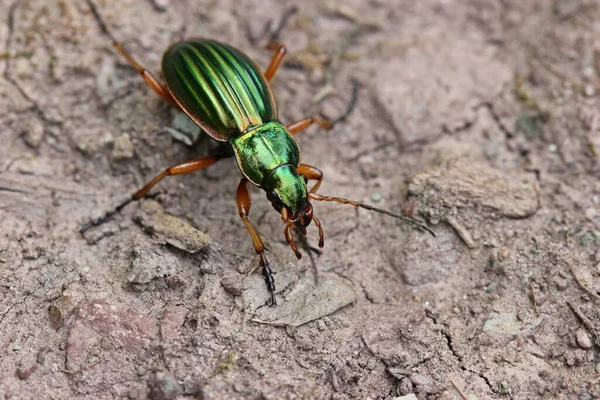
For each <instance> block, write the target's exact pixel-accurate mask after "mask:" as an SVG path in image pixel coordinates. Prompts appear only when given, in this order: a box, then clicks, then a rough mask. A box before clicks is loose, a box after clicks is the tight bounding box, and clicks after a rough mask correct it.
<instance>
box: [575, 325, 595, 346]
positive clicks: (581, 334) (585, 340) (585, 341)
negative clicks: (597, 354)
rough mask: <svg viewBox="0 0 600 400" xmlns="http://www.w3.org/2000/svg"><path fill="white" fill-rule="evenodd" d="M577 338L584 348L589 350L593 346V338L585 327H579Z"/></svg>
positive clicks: (576, 333)
mask: <svg viewBox="0 0 600 400" xmlns="http://www.w3.org/2000/svg"><path fill="white" fill-rule="evenodd" d="M575 338H576V339H577V344H578V345H579V347H581V348H582V349H585V350H587V349H591V348H592V339H590V335H588V333H587V332H586V331H585V330H584V329H582V328H579V329H577V332H575Z"/></svg>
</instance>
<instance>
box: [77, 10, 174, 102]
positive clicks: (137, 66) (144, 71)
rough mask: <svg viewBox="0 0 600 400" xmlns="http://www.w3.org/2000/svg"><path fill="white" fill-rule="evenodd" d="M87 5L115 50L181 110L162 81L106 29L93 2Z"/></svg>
mask: <svg viewBox="0 0 600 400" xmlns="http://www.w3.org/2000/svg"><path fill="white" fill-rule="evenodd" d="M87 3H88V6H89V7H90V9H91V10H92V13H93V14H94V17H95V18H96V20H97V21H98V24H99V25H100V28H101V29H102V32H104V34H105V35H107V36H108V37H110V38H111V39H112V41H113V47H114V48H115V50H116V51H117V52H118V53H119V54H121V55H122V56H123V57H124V58H125V59H126V60H127V62H128V63H129V64H130V65H131V66H132V67H133V68H135V69H136V71H137V72H139V73H140V75H142V78H144V81H146V83H147V84H148V86H150V87H151V88H152V90H154V91H155V92H156V93H157V94H158V95H159V96H160V97H162V98H163V100H165V101H166V102H167V103H169V104H170V105H171V106H173V107H175V108H178V109H179V108H180V107H179V105H178V104H177V102H176V101H175V99H173V96H171V93H170V92H169V91H168V90H167V89H166V88H165V87H164V86H163V84H162V83H161V82H160V80H159V79H158V78H156V76H154V74H152V72H150V71H148V70H147V69H146V68H144V67H142V66H141V65H140V64H139V63H138V62H137V61H136V60H135V58H133V56H132V55H131V54H129V52H128V51H127V50H125V48H124V47H123V46H122V45H121V43H119V42H118V41H117V40H116V39H115V38H114V36H113V35H112V34H111V33H110V32H109V30H108V28H107V27H106V24H105V23H104V20H103V19H102V17H101V16H100V13H99V12H98V10H97V9H96V5H95V4H94V3H93V2H92V1H91V0H87Z"/></svg>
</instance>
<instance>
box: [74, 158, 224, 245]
mask: <svg viewBox="0 0 600 400" xmlns="http://www.w3.org/2000/svg"><path fill="white" fill-rule="evenodd" d="M221 158H222V157H217V156H209V157H202V158H198V159H196V160H192V161H187V162H184V163H181V164H177V165H173V166H172V167H169V168H167V169H165V170H164V171H163V172H161V173H160V174H158V175H156V176H155V177H154V178H153V179H152V180H151V181H150V182H148V183H146V184H145V185H144V187H142V188H141V189H140V190H138V191H137V192H135V193H134V194H133V195H131V197H130V198H128V199H127V200H125V201H124V202H122V203H121V204H119V205H118V206H117V207H115V209H114V210H111V211H109V212H107V213H106V214H104V215H103V216H102V217H100V218H96V219H94V220H92V221H90V222H88V223H87V224H85V225H83V226H82V227H81V228H79V232H80V233H84V232H85V231H87V230H88V229H90V228H91V227H92V226H98V225H102V224H103V223H105V222H106V221H107V220H108V219H109V218H110V217H112V216H113V215H115V214H116V213H118V212H119V211H121V209H122V208H123V207H125V206H126V205H127V204H129V203H131V202H132V201H136V200H140V199H141V198H142V197H144V196H145V195H146V194H148V192H149V191H150V189H152V188H153V187H154V185H156V184H157V183H158V182H160V181H161V180H162V179H163V178H165V177H167V176H171V175H181V174H187V173H190V172H194V171H197V170H199V169H202V168H206V167H208V166H210V165H213V164H214V163H216V162H217V161H219V160H220V159H221Z"/></svg>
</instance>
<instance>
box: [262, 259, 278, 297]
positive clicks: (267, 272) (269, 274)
mask: <svg viewBox="0 0 600 400" xmlns="http://www.w3.org/2000/svg"><path fill="white" fill-rule="evenodd" d="M260 263H261V264H262V267H263V275H264V276H265V282H266V284H267V288H268V289H269V293H270V294H271V304H270V305H271V306H276V305H277V299H276V298H275V278H273V270H272V269H271V266H270V265H269V261H267V257H266V256H265V255H264V253H260Z"/></svg>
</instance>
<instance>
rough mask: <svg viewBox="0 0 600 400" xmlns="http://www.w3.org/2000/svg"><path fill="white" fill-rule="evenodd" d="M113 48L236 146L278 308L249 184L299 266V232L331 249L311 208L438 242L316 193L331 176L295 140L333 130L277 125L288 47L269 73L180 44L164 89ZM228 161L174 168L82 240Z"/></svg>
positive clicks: (168, 63) (209, 44)
mask: <svg viewBox="0 0 600 400" xmlns="http://www.w3.org/2000/svg"><path fill="white" fill-rule="evenodd" d="M88 4H89V5H90V8H91V10H92V12H93V13H94V16H95V17H96V19H97V20H98V22H99V24H100V27H101V28H102V30H103V32H104V33H105V34H107V35H108V36H110V37H111V38H112V35H110V33H109V31H108V29H107V28H106V26H105V24H104V22H103V20H102V18H101V17H100V15H99V13H98V11H97V10H96V8H95V6H94V4H93V3H92V2H91V0H88ZM113 44H114V47H115V49H116V50H117V51H118V52H119V53H121V54H122V55H123V56H124V57H125V58H126V59H127V61H128V62H129V63H130V64H131V65H132V66H133V67H134V68H135V69H136V70H137V71H138V72H139V73H140V74H141V75H142V77H143V78H144V80H145V81H146V82H147V83H148V85H149V86H150V87H151V88H152V89H153V90H154V91H155V92H156V93H158V94H159V95H160V96H161V97H162V98H163V99H164V100H165V101H167V102H168V103H169V104H171V105H172V106H173V107H176V108H178V109H180V110H181V111H183V112H185V113H186V114H187V115H188V116H189V117H190V118H191V119H192V120H193V121H194V122H195V123H196V124H198V125H199V126H200V127H201V128H202V129H203V130H204V131H205V132H206V133H207V134H208V135H210V136H211V137H212V138H214V139H215V140H218V141H221V142H227V143H229V145H231V147H232V149H233V153H234V154H235V157H236V160H237V164H238V167H239V169H240V171H241V172H242V174H243V175H244V177H243V178H242V180H241V181H240V184H239V185H238V189H237V205H238V212H239V215H240V217H241V218H242V221H243V222H244V225H245V226H246V228H247V230H248V232H249V233H250V237H251V238H252V242H253V244H254V248H255V250H256V253H257V254H258V255H259V258H260V264H261V266H262V267H263V274H264V277H265V281H266V283H267V287H268V289H269V292H270V302H271V304H272V305H275V304H276V298H275V281H274V279H273V274H272V270H271V268H270V265H269V262H268V260H267V257H266V256H265V247H264V244H263V242H262V240H261V238H260V236H259V235H258V233H257V232H256V229H254V227H253V226H252V224H251V223H250V220H249V219H248V215H249V213H250V205H251V201H250V194H249V192H248V189H247V182H248V181H250V182H251V183H252V184H254V185H255V186H257V187H259V188H261V189H263V190H264V191H265V192H266V194H267V199H268V200H269V201H270V202H271V204H272V206H273V207H274V208H275V210H277V211H278V212H279V213H280V214H281V216H282V220H283V222H284V223H285V228H284V234H285V237H286V240H287V242H288V243H289V245H290V247H291V248H292V250H293V251H294V253H295V254H296V256H297V257H298V258H301V254H300V252H299V251H298V250H297V248H296V245H295V243H294V241H293V237H292V233H291V230H292V228H294V227H296V228H298V229H299V230H300V232H302V234H305V233H306V229H305V228H306V227H307V226H308V225H310V223H311V222H313V221H314V222H315V225H316V226H317V228H318V230H319V247H323V245H324V233H323V229H322V227H321V223H320V221H319V219H318V218H317V217H316V216H315V215H314V214H313V207H312V204H311V202H310V200H315V201H329V202H337V203H342V204H349V205H352V206H354V207H361V208H365V209H367V210H371V211H376V212H378V213H382V214H386V215H389V216H392V217H394V218H397V219H401V220H403V221H406V222H407V223H409V224H411V225H413V226H415V227H417V228H420V229H424V230H426V231H428V232H430V233H431V234H433V232H432V231H431V230H429V228H427V227H426V226H425V225H423V224H422V223H420V222H418V221H416V220H413V219H411V218H408V217H406V216H403V215H400V214H396V213H392V212H389V211H386V210H382V209H379V208H375V207H372V206H370V205H367V204H362V203H360V202H357V201H353V200H347V199H343V198H339V197H330V196H323V195H319V194H317V193H316V192H317V190H318V188H319V186H320V185H321V182H322V180H323V174H322V172H321V171H320V170H318V169H317V168H315V167H312V166H310V165H307V164H302V163H300V148H299V147H298V142H297V141H296V138H295V134H296V133H298V132H300V131H301V130H303V129H305V128H307V127H308V126H310V125H312V124H313V123H317V124H318V125H320V126H321V127H323V128H325V129H330V128H331V123H330V122H328V121H326V120H323V119H319V118H305V119H302V120H300V121H297V122H295V123H292V124H289V125H287V126H286V125H284V124H282V123H281V122H280V121H279V120H278V119H277V106H276V104H275V99H274V97H273V93H272V91H271V88H270V86H269V81H270V80H271V79H272V78H273V76H274V74H275V72H276V71H277V68H278V67H279V65H280V64H281V62H282V61H283V57H284V55H285V53H286V49H285V47H284V46H283V45H276V46H272V47H273V48H274V49H275V48H276V50H277V51H276V53H275V56H274V57H273V59H272V60H271V63H270V64H269V66H268V68H267V69H266V71H265V72H264V73H263V72H262V71H261V70H260V68H259V67H258V65H257V64H256V63H255V62H253V61H252V60H251V59H249V58H248V57H247V56H246V55H245V54H243V53H242V52H241V51H239V50H237V49H235V48H233V47H231V46H228V45H226V44H222V43H219V42H216V41H213V40H207V39H190V40H185V41H181V42H177V43H175V44H173V45H172V46H171V47H170V48H169V49H168V50H167V51H166V52H165V54H164V56H163V60H162V71H163V75H164V79H165V82H166V86H164V85H163V84H162V83H161V81H160V80H159V79H157V78H156V77H155V76H154V75H153V74H152V73H151V72H150V71H148V70H146V69H145V68H143V67H142V66H141V65H140V64H138V62H137V61H136V60H135V59H134V58H133V57H132V56H131V55H130V54H129V53H128V52H127V51H126V50H125V49H124V48H123V47H122V46H121V45H120V44H119V42H117V41H116V40H114V38H113ZM221 158H222V157H219V156H209V157H202V158H199V159H196V160H192V161H188V162H185V163H182V164H177V165H174V166H172V167H169V168H167V169H166V170H164V171H163V172H162V173H160V174H158V175H157V176H156V177H154V178H153V179H152V180H151V181H149V182H148V183H147V184H146V185H145V186H144V187H142V188H141V189H140V190H138V191H137V192H135V193H134V194H133V195H132V196H131V197H130V198H128V199H127V200H125V201H124V202H122V203H121V204H119V205H118V206H117V207H116V208H115V209H114V210H112V211H110V212H108V213H106V214H105V215H104V216H102V217H101V218H98V219H95V220H92V221H90V222H89V223H87V224H85V225H83V226H82V227H81V228H80V232H81V233H83V232H85V231H86V230H88V229H89V228H90V227H92V226H96V225H100V224H102V223H103V222H105V221H106V220H107V219H108V218H110V217H111V216H112V215H114V214H115V213H117V212H118V211H119V210H121V209H122V208H123V207H125V206H126V205H127V204H129V203H130V202H132V201H135V200H139V199H141V198H143V197H144V196H145V195H146V194H147V193H148V192H149V191H150V189H152V187H154V185H156V184H157V183H158V182H159V181H160V180H162V179H163V178H165V177H166V176H170V175H179V174H185V173H189V172H192V171H196V170H199V169H202V168H205V167H208V166H209V165H212V164H214V163H215V162H217V161H218V160H220V159H221ZM309 179H310V180H316V183H315V185H314V186H313V187H312V188H311V189H310V190H308V189H307V183H308V180H309Z"/></svg>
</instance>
